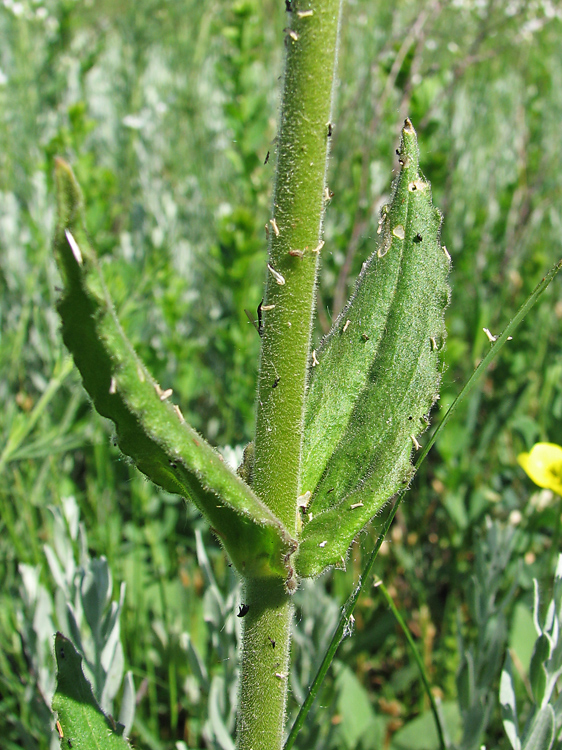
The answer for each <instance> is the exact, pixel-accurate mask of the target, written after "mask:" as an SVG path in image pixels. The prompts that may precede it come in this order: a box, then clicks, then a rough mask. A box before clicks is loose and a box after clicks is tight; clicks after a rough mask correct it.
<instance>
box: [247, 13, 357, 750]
mask: <svg viewBox="0 0 562 750" xmlns="http://www.w3.org/2000/svg"><path fill="white" fill-rule="evenodd" d="M341 3H342V0H292V2H291V3H288V4H287V9H288V11H289V12H288V13H287V28H286V29H285V32H284V33H285V44H286V49H287V54H286V60H285V74H284V84H283V97H282V104H281V112H280V128H279V136H278V141H277V149H278V151H277V169H276V178H275V187H274V195H273V207H272V215H271V218H270V221H269V222H268V225H267V228H268V234H269V253H268V266H267V271H266V285H265V294H264V302H263V307H262V313H263V329H262V350H261V358H260V367H259V374H258V397H257V418H256V441H255V459H254V461H255V462H254V471H253V482H252V484H253V489H254V490H255V492H256V494H257V495H258V496H259V497H260V498H261V500H262V501H263V502H264V503H265V504H266V505H267V506H268V507H269V508H270V509H271V510H272V511H273V513H274V514H275V515H276V516H277V518H279V519H280V520H281V522H282V523H283V524H284V526H285V528H286V529H287V530H288V532H289V534H296V532H297V530H298V528H297V527H298V506H297V496H298V494H299V474H300V463H301V447H302V433H303V412H304V398H305V389H306V379H307V372H308V369H309V366H310V364H311V362H310V340H311V331H312V322H313V313H314V303H315V286H316V274H317V269H318V263H319V257H320V252H321V245H322V242H321V237H322V221H323V216H324V210H325V207H326V203H327V201H328V200H329V193H328V192H327V187H326V171H327V161H328V151H329V142H330V138H331V135H332V124H331V113H332V101H333V92H334V80H335V68H336V57H337V44H338V31H339V23H340V12H341ZM291 572H292V568H290V567H289V578H288V580H287V581H286V582H285V583H283V582H280V581H271V580H269V581H265V580H263V579H261V580H256V579H250V580H248V581H247V583H246V593H245V597H246V601H245V604H248V605H249V607H250V609H249V611H248V614H247V615H246V618H245V620H244V626H245V627H244V635H243V643H242V674H241V684H240V694H239V714H238V728H237V747H238V748H239V750H276V749H277V748H281V746H282V740H283V731H284V721H285V704H286V698H287V672H288V662H289V642H290V629H291V618H292V606H291V601H290V594H291V592H292V590H293V589H294V579H292V578H291Z"/></svg>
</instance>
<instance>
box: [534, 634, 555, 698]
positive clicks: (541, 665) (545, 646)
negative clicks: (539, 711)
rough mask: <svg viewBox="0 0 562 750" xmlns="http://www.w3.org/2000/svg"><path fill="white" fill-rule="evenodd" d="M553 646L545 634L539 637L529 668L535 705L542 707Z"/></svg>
mask: <svg viewBox="0 0 562 750" xmlns="http://www.w3.org/2000/svg"><path fill="white" fill-rule="evenodd" d="M550 654H551V644H550V640H549V638H548V636H547V635H546V634H545V633H543V634H542V635H539V637H538V638H537V640H536V642H535V648H534V650H533V655H532V657H531V666H530V667H529V681H530V683H531V689H532V691H533V698H534V699H535V703H536V704H537V705H538V706H540V705H541V704H542V702H543V698H544V694H545V690H546V683H547V680H548V674H547V669H546V662H547V661H548V660H549V659H550Z"/></svg>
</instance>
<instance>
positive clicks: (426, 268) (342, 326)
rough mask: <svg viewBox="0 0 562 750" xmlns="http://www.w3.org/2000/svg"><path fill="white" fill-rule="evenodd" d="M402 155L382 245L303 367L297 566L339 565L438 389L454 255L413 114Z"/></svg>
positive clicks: (391, 488) (399, 482)
mask: <svg viewBox="0 0 562 750" xmlns="http://www.w3.org/2000/svg"><path fill="white" fill-rule="evenodd" d="M399 160H400V164H401V169H400V173H399V175H398V177H397V179H396V181H395V183H394V186H393V192H392V199H391V203H390V205H389V206H386V207H385V208H384V209H383V211H382V214H381V221H380V225H379V238H378V243H377V248H376V249H375V251H374V252H373V254H372V255H371V257H370V258H369V260H368V261H367V262H366V263H365V264H364V265H363V269H362V271H361V274H360V276H359V279H358V281H357V285H356V288H355V291H354V294H353V296H352V297H351V299H350V301H349V302H348V304H347V306H346V307H345V309H344V310H343V311H342V313H341V314H340V316H339V317H338V318H337V320H336V321H335V323H334V325H333V327H332V330H331V331H330V333H329V334H328V336H327V337H326V338H325V339H324V340H323V341H322V343H321V345H320V347H319V349H318V351H317V353H316V360H317V362H318V364H314V365H313V366H312V367H311V370H310V378H309V388H308V392H307V398H306V405H305V431H304V441H303V459H302V470H301V485H300V492H301V494H304V493H306V492H307V491H310V492H311V500H310V502H309V504H308V507H307V508H306V509H305V512H304V514H303V529H302V537H301V540H300V547H299V553H298V559H297V566H296V567H297V572H298V574H299V575H301V576H305V577H308V576H315V575H318V574H319V573H321V572H322V571H323V570H324V569H325V568H326V567H328V566H330V565H336V566H342V565H344V564H345V556H346V554H347V551H348V549H349V546H350V544H351V542H352V541H353V539H354V538H355V537H356V536H357V534H358V533H359V532H360V531H361V530H362V529H363V528H364V527H365V525H366V524H368V522H369V521H370V520H371V519H372V518H373V517H374V516H375V515H376V514H377V512H379V511H380V509H381V508H382V506H383V505H384V504H385V503H386V502H387V501H388V500H389V499H390V498H391V497H392V496H393V495H395V494H396V493H397V492H398V491H400V490H402V489H404V488H405V487H407V486H408V484H409V483H410V481H411V479H412V476H413V472H414V469H413V466H412V463H411V460H410V458H411V454H412V449H413V447H414V446H416V445H417V437H418V436H419V435H420V434H421V433H422V432H423V431H424V430H425V429H426V428H427V425H428V423H429V420H428V414H429V411H430V409H431V406H432V405H433V403H434V402H435V400H436V399H437V398H438V388H439V382H440V372H439V370H440V364H439V359H440V351H441V350H442V348H443V346H444V342H445V336H446V331H445V323H444V311H445V308H446V307H447V305H448V303H449V287H448V285H447V276H448V273H449V269H450V258H449V255H448V253H447V252H446V250H445V248H443V247H442V246H441V245H440V242H439V237H440V227H441V214H440V212H439V211H438V209H436V208H435V207H434V206H433V205H432V202H431V188H430V185H429V183H428V182H427V180H426V179H425V178H424V177H423V175H422V174H421V172H420V171H419V154H418V144H417V138H416V133H415V130H414V128H413V127H412V124H411V122H410V121H409V120H406V122H405V124H404V127H403V129H402V142H401V147H400V150H399Z"/></svg>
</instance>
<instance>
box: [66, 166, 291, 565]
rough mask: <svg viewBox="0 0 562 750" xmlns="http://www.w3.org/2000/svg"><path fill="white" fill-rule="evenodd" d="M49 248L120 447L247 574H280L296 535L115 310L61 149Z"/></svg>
mask: <svg viewBox="0 0 562 750" xmlns="http://www.w3.org/2000/svg"><path fill="white" fill-rule="evenodd" d="M55 178H56V184H57V199H58V222H57V229H56V234H55V242H54V249H55V256H56V259H57V263H58V265H59V268H60V270H61V274H62V276H63V280H64V291H63V294H62V296H61V298H60V300H59V302H58V305H57V307H58V311H59V314H60V316H61V319H62V333H63V339H64V342H65V344H66V346H67V347H68V349H69V350H70V351H71V353H72V355H73V358H74V361H75V364H76V366H77V367H78V369H79V371H80V374H81V376H82V380H83V384H84V387H85V389H86V390H87V391H88V393H89V394H90V397H91V398H92V400H93V402H94V405H95V407H96V409H97V411H98V412H99V413H100V414H101V415H102V416H104V417H108V418H109V419H111V420H112V421H113V422H114V424H115V427H116V433H117V441H118V443H119V447H120V448H121V450H122V451H123V453H125V454H126V455H128V456H130V457H131V458H132V459H133V461H134V462H135V464H136V465H137V467H138V468H139V470H140V471H142V472H143V474H145V475H146V476H147V477H148V478H149V479H151V480H152V481H153V482H154V483H155V484H158V485H159V486H160V487H163V488H164V489H166V490H168V491H169V492H173V493H176V494H180V495H183V496H187V497H189V498H190V499H191V500H192V501H193V502H194V503H195V505H197V507H198V508H199V510H200V511H201V512H202V513H203V514H204V515H205V516H206V517H207V519H208V520H209V522H210V524H211V526H212V527H213V529H214V531H215V533H216V534H217V536H218V537H219V539H220V541H221V542H222V544H223V545H224V547H225V549H226V550H227V552H228V554H229V555H230V557H231V559H232V562H233V563H234V565H235V566H236V568H237V569H238V570H239V572H240V573H242V574H243V575H247V576H251V577H268V576H272V575H273V576H277V577H281V576H286V575H287V572H288V563H286V562H285V560H286V559H288V557H287V555H288V554H290V552H291V551H292V550H294V548H295V546H296V543H295V542H294V541H293V540H292V539H291V537H290V535H289V534H288V532H287V531H286V530H285V529H284V527H283V525H282V524H281V522H280V521H279V520H278V519H277V518H276V517H275V516H274V515H273V513H272V512H271V511H270V510H269V508H267V507H266V506H265V505H264V504H263V503H262V502H261V500H260V499H259V498H258V497H257V496H256V495H255V493H254V492H252V490H251V488H250V487H249V486H248V485H247V484H246V483H245V482H244V481H243V480H242V479H240V478H239V477H237V476H236V474H235V473H234V472H233V471H231V470H230V469H229V467H228V466H227V465H226V464H225V463H224V461H223V459H222V457H221V456H220V455H219V453H218V452H217V451H215V450H214V449H213V448H212V447H211V446H210V445H209V444H208V443H207V442H206V441H205V440H204V439H203V438H202V437H201V436H200V435H199V434H198V433H197V432H196V431H195V430H194V429H193V428H191V427H190V426H189V425H188V424H187V423H186V422H185V420H184V419H183V416H182V415H181V412H180V411H179V408H178V407H173V406H172V405H171V404H170V403H168V401H167V398H168V396H169V395H171V393H169V392H166V391H162V389H161V388H160V386H159V385H158V383H156V382H155V381H154V379H153V378H152V377H151V375H150V373H149V372H148V371H147V369H146V368H145V367H144V365H143V364H142V362H141V360H140V359H139V358H138V357H137V355H136V353H135V351H134V350H133V348H132V346H131V344H130V342H129V341H128V339H127V338H126V336H125V333H124V332H123V329H122V328H121V325H120V324H119V321H118V319H117V316H116V314H115V311H114V309H113V305H112V303H111V300H110V298H109V294H108V292H107V289H106V287H105V282H104V280H103V276H102V273H101V270H100V268H99V264H98V261H97V258H96V254H95V252H94V250H93V248H92V247H91V245H90V243H89V240H88V236H87V232H86V228H85V222H84V206H83V199H82V194H81V191H80V188H79V186H78V183H77V182H76V179H75V177H74V175H73V173H72V170H71V169H70V167H69V166H68V164H66V163H65V162H64V161H62V160H61V159H59V160H57V164H56V169H55Z"/></svg>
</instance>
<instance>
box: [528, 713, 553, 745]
mask: <svg viewBox="0 0 562 750" xmlns="http://www.w3.org/2000/svg"><path fill="white" fill-rule="evenodd" d="M555 729H556V724H555V719H554V709H553V708H552V706H551V705H550V704H547V705H546V706H544V707H543V708H541V709H540V710H539V711H537V713H536V714H535V715H534V717H533V719H532V721H531V723H530V725H529V729H528V732H526V736H525V739H524V741H523V745H522V750H550V748H551V747H552V746H553V744H554V733H555Z"/></svg>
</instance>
